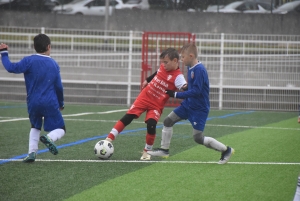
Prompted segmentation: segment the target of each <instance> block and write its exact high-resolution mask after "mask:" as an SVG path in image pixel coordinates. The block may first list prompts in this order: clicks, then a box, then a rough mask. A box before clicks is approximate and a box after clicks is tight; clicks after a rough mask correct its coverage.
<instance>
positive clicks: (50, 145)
mask: <svg viewBox="0 0 300 201" xmlns="http://www.w3.org/2000/svg"><path fill="white" fill-rule="evenodd" d="M40 141H41V142H42V143H44V145H46V147H47V148H48V149H49V151H50V152H51V153H52V154H53V155H56V154H58V150H57V148H56V145H55V144H54V143H53V141H52V140H51V139H50V138H49V137H48V136H47V135H42V136H41V137H40Z"/></svg>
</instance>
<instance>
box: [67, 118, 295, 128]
mask: <svg viewBox="0 0 300 201" xmlns="http://www.w3.org/2000/svg"><path fill="white" fill-rule="evenodd" d="M65 120H66V121H91V122H105V123H115V122H116V120H95V119H91V120H88V119H65ZM132 123H139V124H145V122H143V121H136V120H135V121H132ZM159 123H161V122H159ZM180 125H188V126H189V125H190V123H189V122H186V123H182V124H180ZM205 126H218V127H232V128H260V129H273V130H294V131H300V128H282V127H266V126H241V125H218V124H206V125H205Z"/></svg>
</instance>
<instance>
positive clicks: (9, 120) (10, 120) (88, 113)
mask: <svg viewBox="0 0 300 201" xmlns="http://www.w3.org/2000/svg"><path fill="white" fill-rule="evenodd" d="M127 110H128V109H122V110H110V111H105V112H85V113H78V114H66V115H63V117H77V116H84V115H91V114H110V113H115V112H124V111H127ZM1 118H4V117H1ZM28 119H29V118H28V117H27V118H13V119H7V120H0V123H3V122H12V121H24V120H28Z"/></svg>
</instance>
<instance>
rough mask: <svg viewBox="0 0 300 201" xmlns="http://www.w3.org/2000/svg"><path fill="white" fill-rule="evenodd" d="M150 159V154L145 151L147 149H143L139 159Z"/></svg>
mask: <svg viewBox="0 0 300 201" xmlns="http://www.w3.org/2000/svg"><path fill="white" fill-rule="evenodd" d="M150 160H151V156H150V155H149V154H148V153H147V151H143V154H142V157H141V161H150Z"/></svg>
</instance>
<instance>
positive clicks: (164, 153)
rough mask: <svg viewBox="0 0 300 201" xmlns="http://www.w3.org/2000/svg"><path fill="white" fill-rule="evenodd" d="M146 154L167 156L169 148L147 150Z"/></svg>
mask: <svg viewBox="0 0 300 201" xmlns="http://www.w3.org/2000/svg"><path fill="white" fill-rule="evenodd" d="M147 153H148V154H150V155H151V156H159V157H162V158H168V157H169V149H162V148H157V149H155V150H153V151H147Z"/></svg>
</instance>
